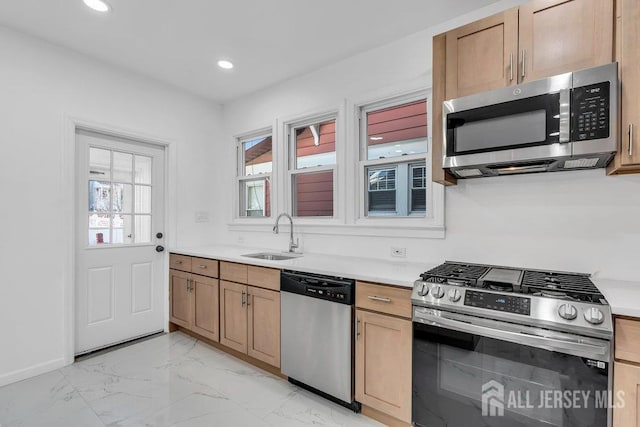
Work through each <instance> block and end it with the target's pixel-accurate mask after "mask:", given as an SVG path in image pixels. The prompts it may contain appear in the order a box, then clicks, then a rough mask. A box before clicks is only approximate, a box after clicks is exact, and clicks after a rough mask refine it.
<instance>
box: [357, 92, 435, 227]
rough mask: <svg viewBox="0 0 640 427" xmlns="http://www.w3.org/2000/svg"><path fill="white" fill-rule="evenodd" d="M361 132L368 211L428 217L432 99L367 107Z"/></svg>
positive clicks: (371, 214)
mask: <svg viewBox="0 0 640 427" xmlns="http://www.w3.org/2000/svg"><path fill="white" fill-rule="evenodd" d="M407 101H408V102H407ZM360 134H361V143H360V167H361V173H362V176H364V186H363V187H364V188H363V190H364V191H365V197H364V205H365V206H364V210H363V215H364V216H403V217H405V216H425V214H426V200H427V168H426V162H425V153H426V152H427V146H428V136H427V135H428V133H427V100H426V99H425V98H424V97H422V98H419V99H411V100H407V99H404V100H403V101H400V102H399V101H397V100H396V101H395V102H394V103H389V102H386V103H377V104H373V105H368V106H364V107H362V108H361V109H360Z"/></svg>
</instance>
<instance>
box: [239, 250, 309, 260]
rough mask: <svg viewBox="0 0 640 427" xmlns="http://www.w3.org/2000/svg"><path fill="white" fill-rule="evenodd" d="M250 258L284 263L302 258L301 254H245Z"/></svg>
mask: <svg viewBox="0 0 640 427" xmlns="http://www.w3.org/2000/svg"><path fill="white" fill-rule="evenodd" d="M242 256H246V257H248V258H258V259H266V260H268V261H284V260H287V259H293V258H300V257H301V256H302V255H300V254H287V253H282V252H259V253H256V254H244V255H242Z"/></svg>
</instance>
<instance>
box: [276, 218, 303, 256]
mask: <svg viewBox="0 0 640 427" xmlns="http://www.w3.org/2000/svg"><path fill="white" fill-rule="evenodd" d="M283 216H284V217H286V218H289V222H290V223H291V236H290V237H289V252H295V251H296V249H298V242H299V240H298V239H296V241H295V242H294V241H293V218H291V215H289V214H288V213H284V212H283V213H281V214H280V215H278V218H276V225H274V226H273V232H274V233H276V234H278V232H279V231H280V229H279V228H278V224H279V223H280V218H282V217H283Z"/></svg>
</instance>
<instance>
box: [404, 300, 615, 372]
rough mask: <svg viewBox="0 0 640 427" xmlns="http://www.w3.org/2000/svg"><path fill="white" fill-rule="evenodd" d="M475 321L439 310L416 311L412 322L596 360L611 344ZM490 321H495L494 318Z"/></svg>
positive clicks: (606, 356) (604, 355)
mask: <svg viewBox="0 0 640 427" xmlns="http://www.w3.org/2000/svg"><path fill="white" fill-rule="evenodd" d="M477 320H479V319H477ZM477 320H476V323H475V324H472V323H468V322H465V321H461V320H456V319H452V318H449V317H446V315H444V313H443V312H439V314H438V315H434V314H429V313H424V312H418V311H415V313H414V321H417V322H419V323H424V324H427V325H430V326H436V327H441V328H446V329H452V330H456V331H460V332H467V333H470V334H475V335H480V336H483V337H489V338H495V339H498V340H502V341H510V342H515V343H518V344H523V345H527V346H530V347H536V348H542V349H545V350H550V351H555V352H558V353H564V354H571V355H574V356H579V357H585V358H589V359H596V360H601V361H606V362H608V361H609V355H610V348H611V344H610V343H609V342H608V341H601V340H595V339H590V338H583V337H576V338H575V339H574V340H572V339H566V338H560V337H551V336H543V335H537V334H535V333H526V332H522V331H513V330H509V329H495V328H492V327H489V326H482V325H479V324H477ZM492 322H496V323H497V321H492ZM500 323H504V322H500ZM507 325H508V326H507ZM513 326H514V325H510V324H505V328H508V327H513ZM525 328H527V327H526V326H524V327H521V328H519V329H525Z"/></svg>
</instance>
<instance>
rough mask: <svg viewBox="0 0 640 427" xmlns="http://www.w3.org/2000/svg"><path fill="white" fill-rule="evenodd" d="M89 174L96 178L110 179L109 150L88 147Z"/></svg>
mask: <svg viewBox="0 0 640 427" xmlns="http://www.w3.org/2000/svg"><path fill="white" fill-rule="evenodd" d="M89 176H90V177H91V178H93V179H98V180H102V179H105V180H110V179H111V151H109V150H103V149H102V148H95V147H91V148H89Z"/></svg>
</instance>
